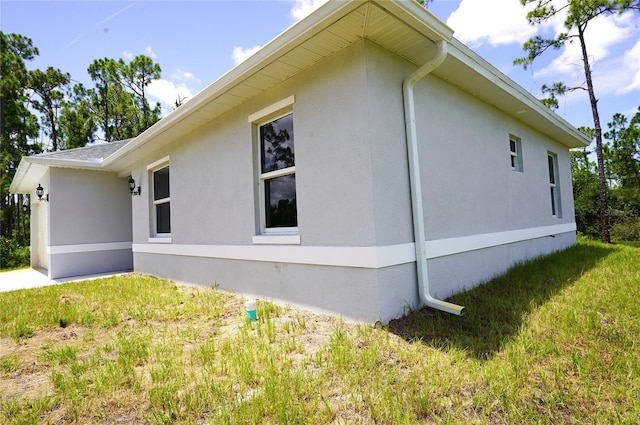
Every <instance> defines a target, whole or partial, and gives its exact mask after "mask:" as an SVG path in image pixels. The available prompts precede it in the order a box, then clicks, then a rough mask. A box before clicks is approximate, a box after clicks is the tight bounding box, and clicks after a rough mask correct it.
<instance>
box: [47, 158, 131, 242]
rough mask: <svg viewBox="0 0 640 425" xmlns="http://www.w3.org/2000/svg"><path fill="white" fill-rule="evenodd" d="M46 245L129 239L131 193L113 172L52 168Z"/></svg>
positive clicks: (124, 180)
mask: <svg viewBox="0 0 640 425" xmlns="http://www.w3.org/2000/svg"><path fill="white" fill-rule="evenodd" d="M49 208H50V214H51V217H55V221H53V222H52V223H51V225H50V229H49V233H50V238H49V246H59V245H77V244H91V243H104V242H131V195H130V194H129V190H128V188H127V179H125V178H119V177H118V176H117V174H115V173H109V172H99V171H86V170H73V169H67V168H52V169H51V178H50V191H49Z"/></svg>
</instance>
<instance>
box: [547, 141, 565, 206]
mask: <svg viewBox="0 0 640 425" xmlns="http://www.w3.org/2000/svg"><path fill="white" fill-rule="evenodd" d="M551 167H553V170H552V169H551ZM547 168H548V176H549V196H550V201H551V216H552V217H554V218H562V198H561V196H560V181H559V177H560V176H559V170H558V155H556V154H555V153H553V152H547Z"/></svg>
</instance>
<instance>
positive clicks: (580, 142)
mask: <svg viewBox="0 0 640 425" xmlns="http://www.w3.org/2000/svg"><path fill="white" fill-rule="evenodd" d="M450 47H451V48H450V49H449V54H450V55H452V56H454V57H455V58H456V59H458V60H460V61H461V62H463V63H464V64H466V65H467V66H468V67H469V68H471V69H472V70H473V71H474V72H476V73H478V74H479V75H481V76H482V77H484V78H485V79H486V80H487V81H489V82H490V83H491V84H493V85H495V86H497V87H498V88H500V89H501V90H504V91H505V92H507V93H509V94H510V95H511V96H513V97H514V98H516V99H518V100H520V101H521V102H523V103H524V104H526V105H527V107H529V108H530V110H531V111H530V112H532V113H536V114H538V115H541V116H543V117H544V118H545V119H546V120H547V121H548V122H549V123H550V124H551V125H553V126H554V127H555V128H557V129H558V130H560V131H561V132H563V133H564V134H566V137H567V138H569V139H571V140H573V141H575V142H576V143H571V144H567V141H566V140H559V142H561V143H563V144H565V145H567V146H568V147H570V148H575V147H583V146H588V145H589V144H590V143H591V140H590V139H589V137H588V136H586V135H585V134H584V133H582V132H581V131H579V130H578V129H576V128H575V127H574V126H572V125H571V124H569V123H568V122H567V121H565V120H564V119H563V118H562V117H560V116H559V115H558V114H556V113H555V112H553V111H552V110H551V109H549V108H547V107H546V106H544V105H543V104H542V103H541V102H540V101H539V100H538V99H536V98H535V97H534V96H533V95H532V94H531V93H529V92H528V91H526V90H525V89H523V88H522V87H521V86H520V85H518V84H517V83H516V82H514V81H513V80H511V79H510V78H509V77H507V76H506V75H505V74H504V73H502V72H500V71H499V70H497V69H496V68H495V67H494V66H493V65H491V64H490V63H489V62H487V61H486V60H484V59H483V58H482V57H481V56H479V55H478V54H476V53H475V52H473V51H472V50H471V49H469V48H468V47H467V46H465V45H464V44H463V43H461V42H460V41H459V40H457V39H455V38H454V39H452V40H451V42H450ZM507 112H513V111H507Z"/></svg>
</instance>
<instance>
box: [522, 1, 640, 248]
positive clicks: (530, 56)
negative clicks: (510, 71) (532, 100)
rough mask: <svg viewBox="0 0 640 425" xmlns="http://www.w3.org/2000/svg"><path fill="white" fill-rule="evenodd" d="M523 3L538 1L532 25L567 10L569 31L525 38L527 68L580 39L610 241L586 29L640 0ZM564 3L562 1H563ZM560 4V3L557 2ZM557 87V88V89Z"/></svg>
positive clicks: (603, 222)
mask: <svg viewBox="0 0 640 425" xmlns="http://www.w3.org/2000/svg"><path fill="white" fill-rule="evenodd" d="M520 2H521V3H522V5H527V4H535V8H534V9H533V10H532V11H530V12H529V13H528V14H527V19H528V21H529V24H531V25H540V24H542V23H545V22H547V21H548V20H550V19H551V18H553V17H555V16H558V15H559V14H566V18H565V20H564V26H565V29H566V32H563V33H560V34H558V35H557V36H556V37H555V38H551V39H545V38H543V37H541V36H536V37H534V38H532V39H530V40H529V41H527V42H525V43H524V45H523V49H524V50H525V51H526V52H527V56H526V57H523V58H519V59H516V60H515V61H514V64H519V65H522V66H523V67H524V68H525V69H526V68H527V67H528V66H529V65H531V63H533V61H534V60H535V59H537V58H538V57H539V56H541V55H542V54H543V53H545V52H546V51H547V50H549V49H559V48H560V47H562V46H564V45H566V44H567V43H571V42H573V41H575V40H578V42H579V43H580V50H581V54H582V66H583V70H584V75H585V80H586V87H585V88H584V89H585V90H586V91H587V92H588V94H589V102H590V103H591V112H592V115H593V124H594V133H595V141H596V158H597V165H598V181H599V198H600V237H601V239H602V241H603V242H605V243H610V242H611V236H610V234H609V212H608V209H609V208H608V193H607V182H606V177H605V169H604V154H603V144H602V127H601V125H600V116H599V113H598V100H597V97H596V94H595V89H594V86H593V79H592V75H591V63H590V57H589V54H588V50H587V43H586V40H585V32H586V31H587V27H588V25H589V23H590V22H591V21H592V20H593V19H595V18H597V17H599V16H606V15H612V14H616V13H622V12H625V11H627V10H631V9H640V0H564V2H559V1H558V0H520ZM560 3H561V4H560ZM558 4H560V5H559V6H556V5H558ZM551 87H552V88H551V89H550V90H549V92H550V93H551V94H553V93H557V94H564V93H565V92H566V91H567V90H568V89H567V88H566V86H564V85H563V84H560V85H557V84H554V86H551ZM553 87H555V90H554V89H553Z"/></svg>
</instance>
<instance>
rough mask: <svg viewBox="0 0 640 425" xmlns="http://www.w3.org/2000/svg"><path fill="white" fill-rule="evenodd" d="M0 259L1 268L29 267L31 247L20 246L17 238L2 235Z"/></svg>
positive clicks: (0, 239) (0, 238) (0, 237)
mask: <svg viewBox="0 0 640 425" xmlns="http://www.w3.org/2000/svg"><path fill="white" fill-rule="evenodd" d="M0 261H1V263H0V270H7V269H15V268H21V267H28V266H29V262H30V251H29V247H28V246H20V245H19V244H18V242H17V241H16V240H15V239H9V238H5V237H4V236H0Z"/></svg>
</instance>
